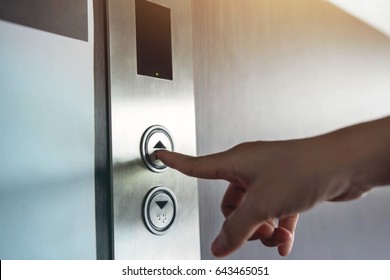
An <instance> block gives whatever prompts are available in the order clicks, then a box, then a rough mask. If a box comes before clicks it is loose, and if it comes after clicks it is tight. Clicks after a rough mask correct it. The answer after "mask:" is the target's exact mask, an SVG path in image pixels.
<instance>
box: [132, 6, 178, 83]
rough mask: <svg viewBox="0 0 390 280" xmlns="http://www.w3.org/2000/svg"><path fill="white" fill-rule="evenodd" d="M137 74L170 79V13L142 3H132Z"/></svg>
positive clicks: (165, 9)
mask: <svg viewBox="0 0 390 280" xmlns="http://www.w3.org/2000/svg"><path fill="white" fill-rule="evenodd" d="M135 15H136V38H137V74H138V75H144V76H150V77H154V78H160V79H167V80H172V79H173V73H172V38H171V11H170V9H169V8H166V7H163V6H160V5H157V4H155V3H152V2H148V1H145V0H136V1H135Z"/></svg>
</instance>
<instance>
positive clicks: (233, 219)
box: [157, 137, 363, 257]
mask: <svg viewBox="0 0 390 280" xmlns="http://www.w3.org/2000/svg"><path fill="white" fill-rule="evenodd" d="M333 144H334V143H333V142H330V143H329V141H328V140H327V137H325V138H324V137H320V138H311V139H304V140H293V141H281V142H250V143H243V144H240V145H238V146H236V147H234V148H232V149H230V150H228V151H225V152H221V153H217V154H213V155H207V156H202V157H191V156H187V155H182V154H178V153H173V152H168V151H163V150H161V151H158V152H157V157H158V158H159V159H160V160H161V161H163V162H164V163H165V164H166V165H168V166H170V167H172V168H174V169H177V170H179V171H180V172H182V173H184V174H186V175H189V176H194V177H198V178H204V179H224V180H227V181H229V182H230V185H229V187H228V188H227V190H226V193H225V196H224V198H223V200H222V204H221V209H222V212H223V214H224V216H225V217H226V219H225V222H224V224H223V226H222V229H221V232H220V233H219V235H218V236H217V238H216V239H215V240H214V242H213V244H212V252H213V254H214V255H215V256H218V257H223V256H226V255H228V254H230V253H232V252H233V251H235V250H237V249H238V248H239V247H240V246H241V245H242V244H243V243H244V242H246V241H247V240H253V239H259V240H260V241H262V242H263V244H265V245H266V246H278V251H279V253H280V255H282V256H286V255H288V254H289V253H290V251H291V248H292V245H293V241H294V232H295V227H296V223H297V220H298V215H297V214H296V213H300V212H301V211H304V210H307V209H309V208H311V207H313V206H314V205H315V204H316V203H318V202H321V201H326V200H338V199H339V198H342V199H343V200H348V199H354V198H357V197H359V196H360V195H361V194H362V193H363V192H360V191H356V190H354V189H351V188H350V186H349V181H348V179H349V177H348V176H347V175H348V172H346V171H345V169H344V168H343V166H342V165H341V164H340V162H341V163H343V162H344V161H342V160H341V161H340V158H339V157H340V153H339V152H340V151H337V149H336V148H335V147H333ZM275 219H279V224H278V225H276V223H275Z"/></svg>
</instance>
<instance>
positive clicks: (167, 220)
mask: <svg viewBox="0 0 390 280" xmlns="http://www.w3.org/2000/svg"><path fill="white" fill-rule="evenodd" d="M176 205H177V202H176V197H175V195H174V194H173V192H172V191H171V190H169V189H168V188H165V187H156V188H153V189H152V190H151V191H149V193H148V194H147V195H146V197H145V200H144V206H143V216H144V221H145V225H146V227H147V228H148V229H149V231H150V232H152V233H154V234H157V235H163V234H165V233H166V232H167V231H168V229H169V228H170V227H171V226H172V225H173V223H174V221H175V218H176V212H177V206H176Z"/></svg>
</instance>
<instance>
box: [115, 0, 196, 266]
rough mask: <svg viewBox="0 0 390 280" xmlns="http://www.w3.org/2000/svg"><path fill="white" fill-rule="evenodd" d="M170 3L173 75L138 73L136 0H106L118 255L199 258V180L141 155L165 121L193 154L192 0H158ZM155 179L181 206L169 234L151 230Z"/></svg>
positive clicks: (179, 145) (179, 146)
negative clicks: (154, 165)
mask: <svg viewBox="0 0 390 280" xmlns="http://www.w3.org/2000/svg"><path fill="white" fill-rule="evenodd" d="M153 2H154V3H157V4H159V5H162V6H165V7H168V8H170V9H171V23H172V25H171V28H172V55H173V80H172V81H171V80H163V79H157V78H152V77H147V76H141V75H137V68H136V66H137V64H136V38H135V1H134V0H110V1H108V18H109V48H110V54H109V60H110V92H111V123H112V157H113V158H112V160H113V205H114V206H113V207H114V214H113V215H114V217H113V220H114V222H113V230H114V256H115V259H198V258H199V257H200V241H199V220H198V219H199V217H198V216H199V215H198V194H197V183H196V180H195V179H192V178H188V177H185V176H183V175H181V174H179V173H178V172H175V171H173V170H170V169H168V170H167V171H165V172H162V173H154V172H152V171H150V170H149V169H147V168H146V167H145V165H144V163H143V161H142V159H141V157H140V141H141V137H142V134H143V133H144V131H145V130H146V129H147V128H148V127H150V126H152V125H156V124H159V125H163V126H165V127H166V128H167V129H168V130H169V131H170V133H171V134H172V138H173V141H174V145H175V150H176V151H179V152H183V153H189V154H195V153H196V148H195V109H194V96H193V70H192V32H191V31H192V30H191V5H190V1H189V0H180V1H174V0H159V1H153ZM156 186H163V187H167V188H169V189H171V190H172V191H173V192H174V194H175V195H176V198H177V203H178V208H179V211H178V213H177V218H176V222H175V224H174V225H173V226H172V228H171V229H170V230H169V232H168V233H167V234H165V235H161V236H157V235H154V234H152V233H151V232H150V231H149V230H148V229H147V228H146V227H145V225H144V222H143V219H142V203H143V199H144V197H145V195H146V194H147V193H148V191H149V190H150V189H151V188H153V187H156Z"/></svg>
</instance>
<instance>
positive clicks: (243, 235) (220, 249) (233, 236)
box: [211, 201, 266, 257]
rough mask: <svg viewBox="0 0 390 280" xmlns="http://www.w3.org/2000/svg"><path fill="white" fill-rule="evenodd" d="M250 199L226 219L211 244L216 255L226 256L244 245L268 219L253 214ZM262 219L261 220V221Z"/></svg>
mask: <svg viewBox="0 0 390 280" xmlns="http://www.w3.org/2000/svg"><path fill="white" fill-rule="evenodd" d="M253 209H254V208H253V207H251V206H250V204H249V203H248V201H244V202H242V203H241V204H240V205H239V206H238V207H237V208H236V209H235V210H234V211H233V212H232V213H231V214H230V215H229V216H228V217H227V218H226V220H225V222H224V223H223V226H222V229H221V231H220V233H219V234H218V236H217V237H216V238H215V240H214V242H213V243H212V245H211V251H212V252H213V254H214V256H216V257H225V256H227V255H229V254H231V253H232V252H234V251H235V250H237V249H238V248H239V247H241V245H243V244H244V243H245V242H246V241H247V240H249V238H250V237H251V236H252V235H253V234H254V233H255V232H256V229H258V228H259V227H260V226H261V225H262V224H263V223H264V222H261V221H266V219H260V220H259V219H258V218H259V217H255V216H254V215H253ZM259 221H260V222H259Z"/></svg>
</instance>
